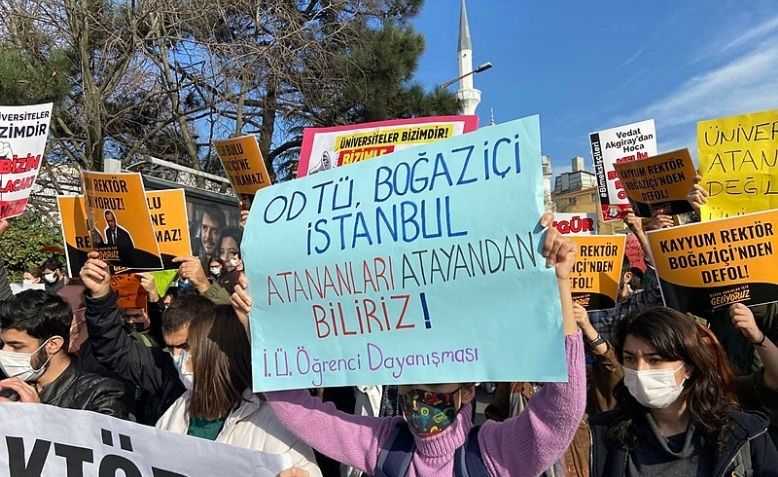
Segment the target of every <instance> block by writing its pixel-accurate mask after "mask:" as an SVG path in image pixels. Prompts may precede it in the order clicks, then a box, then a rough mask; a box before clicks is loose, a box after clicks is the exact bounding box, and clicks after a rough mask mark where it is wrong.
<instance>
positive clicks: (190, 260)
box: [173, 257, 211, 294]
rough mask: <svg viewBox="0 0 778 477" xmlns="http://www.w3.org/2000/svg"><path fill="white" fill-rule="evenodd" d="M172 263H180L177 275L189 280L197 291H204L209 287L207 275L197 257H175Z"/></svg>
mask: <svg viewBox="0 0 778 477" xmlns="http://www.w3.org/2000/svg"><path fill="white" fill-rule="evenodd" d="M173 263H180V264H181V265H180V266H179V267H178V276H179V277H181V278H183V279H184V280H189V281H190V282H192V285H193V286H194V287H195V288H196V289H197V291H198V292H200V293H201V294H202V293H205V292H207V291H208V288H210V286H211V284H210V283H209V282H208V277H207V276H205V271H204V270H203V264H202V263H200V259H199V258H197V257H176V258H174V259H173Z"/></svg>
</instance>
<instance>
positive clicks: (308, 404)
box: [266, 333, 586, 477]
mask: <svg viewBox="0 0 778 477" xmlns="http://www.w3.org/2000/svg"><path fill="white" fill-rule="evenodd" d="M565 351H566V354H567V366H568V370H569V379H568V382H567V383H553V384H547V385H545V386H543V388H542V389H541V390H540V391H539V392H538V393H537V394H536V395H535V396H534V397H533V398H532V399H531V400H530V402H529V404H528V406H527V409H526V410H525V411H524V412H523V413H521V415H519V416H517V417H514V418H512V419H509V420H507V421H504V422H501V423H497V422H493V421H489V422H487V423H486V424H484V425H483V426H482V427H481V430H480V432H479V433H478V441H479V443H480V445H481V453H482V454H483V457H484V462H485V463H486V467H487V468H488V469H489V472H490V473H491V474H492V475H493V476H495V477H497V476H511V477H522V476H527V477H530V476H531V477H535V476H536V475H538V474H540V473H541V472H543V471H544V470H546V469H548V468H549V467H550V466H551V465H552V464H553V463H554V462H556V461H557V460H559V458H560V457H561V456H562V454H563V453H564V452H565V450H566V449H567V447H568V446H569V445H570V442H571V441H572V439H573V435H574V434H575V431H576V429H577V428H578V424H579V422H580V420H581V417H582V416H583V413H584V409H585V408H586V370H585V368H584V353H583V343H582V341H581V335H580V333H577V334H575V335H572V336H568V337H566V338H565ZM539 359H542V358H539ZM266 396H267V400H268V402H269V403H270V406H271V407H272V408H273V411H275V413H276V415H277V416H278V418H279V420H280V421H281V422H282V423H283V424H284V425H285V426H286V427H287V428H288V429H289V430H290V431H292V433H293V434H295V435H297V436H298V437H299V438H300V439H302V440H303V441H305V442H306V443H307V444H308V445H310V446H311V447H313V448H315V449H317V450H318V451H319V452H321V453H323V454H326V455H327V456H329V457H330V458H332V459H335V460H336V461H339V462H342V463H345V464H348V465H351V466H352V467H356V468H358V469H362V470H364V471H365V472H367V473H368V474H370V475H372V474H373V473H374V469H375V466H376V461H377V460H378V455H379V453H380V451H381V448H382V446H383V445H384V444H386V441H387V439H388V438H389V434H390V433H391V431H392V429H393V428H394V426H395V425H396V424H397V421H398V420H400V419H402V418H401V417H394V418H376V417H367V416H353V415H350V414H346V413H343V412H340V411H338V410H336V409H335V406H334V405H332V404H331V403H323V402H322V401H321V400H320V399H318V398H314V397H312V396H310V394H308V393H307V392H305V391H283V392H273V393H267V394H266ZM470 415H471V411H470V406H468V407H466V408H464V409H462V411H461V412H460V413H459V414H458V415H457V420H456V422H455V423H454V424H453V425H452V426H451V427H449V428H448V429H446V430H445V431H443V432H441V433H440V434H438V435H436V436H433V437H428V438H418V437H417V438H416V453H415V454H414V456H413V460H412V462H411V467H410V469H409V470H408V474H407V475H408V477H431V476H449V475H453V472H454V467H453V463H454V452H455V451H456V450H457V449H458V448H459V447H460V446H462V444H463V443H464V442H465V438H466V437H467V433H468V431H470V428H471V427H472V425H473V424H472V422H471V419H470ZM398 477H401V476H398Z"/></svg>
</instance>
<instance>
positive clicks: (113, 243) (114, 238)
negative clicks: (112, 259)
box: [103, 210, 135, 263]
mask: <svg viewBox="0 0 778 477" xmlns="http://www.w3.org/2000/svg"><path fill="white" fill-rule="evenodd" d="M105 223H106V224H107V227H106V228H105V230H104V233H103V237H104V239H103V243H104V244H105V245H106V246H108V247H116V249H117V250H118V251H119V260H120V261H122V262H124V263H128V262H130V261H131V260H132V254H133V252H134V250H135V244H134V243H133V241H132V236H131V235H130V233H129V232H127V230H125V229H124V228H123V227H121V226H119V224H118V223H117V222H116V215H115V214H114V213H113V212H112V211H110V210H106V211H105Z"/></svg>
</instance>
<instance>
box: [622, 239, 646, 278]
mask: <svg viewBox="0 0 778 477" xmlns="http://www.w3.org/2000/svg"><path fill="white" fill-rule="evenodd" d="M624 254H625V255H626V256H627V260H628V261H629V266H630V267H636V268H639V269H640V270H642V271H643V272H645V271H646V268H647V265H646V252H645V251H644V250H643V246H641V245H640V240H639V239H638V238H637V236H636V235H635V234H633V233H632V232H630V233H628V234H627V248H626V250H625V252H624Z"/></svg>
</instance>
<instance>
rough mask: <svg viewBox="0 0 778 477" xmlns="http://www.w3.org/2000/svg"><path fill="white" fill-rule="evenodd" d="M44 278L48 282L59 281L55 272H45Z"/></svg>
mask: <svg viewBox="0 0 778 477" xmlns="http://www.w3.org/2000/svg"><path fill="white" fill-rule="evenodd" d="M43 279H44V280H46V283H57V275H56V274H55V273H45V274H44V275H43Z"/></svg>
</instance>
